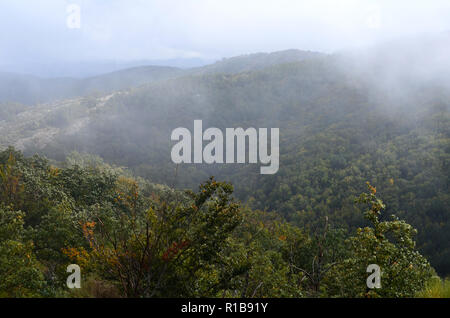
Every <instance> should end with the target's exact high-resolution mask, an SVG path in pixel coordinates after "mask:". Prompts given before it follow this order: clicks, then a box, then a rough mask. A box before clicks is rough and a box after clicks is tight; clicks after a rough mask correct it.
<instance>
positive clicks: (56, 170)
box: [48, 166, 61, 177]
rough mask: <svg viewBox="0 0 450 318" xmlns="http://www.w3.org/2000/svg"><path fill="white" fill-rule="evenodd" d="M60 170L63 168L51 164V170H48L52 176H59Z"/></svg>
mask: <svg viewBox="0 0 450 318" xmlns="http://www.w3.org/2000/svg"><path fill="white" fill-rule="evenodd" d="M60 172H61V170H60V169H59V168H57V167H54V166H50V168H49V171H48V173H49V175H50V176H51V177H57V176H58V175H59V173H60Z"/></svg>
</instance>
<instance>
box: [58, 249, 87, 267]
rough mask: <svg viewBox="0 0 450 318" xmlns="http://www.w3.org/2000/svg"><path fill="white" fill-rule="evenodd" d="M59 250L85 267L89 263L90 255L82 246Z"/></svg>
mask: <svg viewBox="0 0 450 318" xmlns="http://www.w3.org/2000/svg"><path fill="white" fill-rule="evenodd" d="M61 251H62V253H63V254H64V255H66V256H67V257H69V258H70V259H71V260H72V261H74V262H75V263H76V264H78V265H79V266H81V267H86V265H87V264H88V263H89V259H90V255H89V253H88V251H86V250H85V249H84V248H83V247H80V248H79V249H77V248H75V247H68V248H62V249H61Z"/></svg>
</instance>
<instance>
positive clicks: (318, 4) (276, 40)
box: [0, 0, 450, 76]
mask: <svg viewBox="0 0 450 318" xmlns="http://www.w3.org/2000/svg"><path fill="white" fill-rule="evenodd" d="M131 4H133V5H131ZM73 5H75V7H74V6H73ZM0 6H1V10H0V26H1V28H2V29H3V30H7V32H3V36H2V49H1V50H0V71H9V72H19V73H30V74H35V75H48V76H55V75H73V76H77V72H79V73H80V74H78V76H86V75H89V71H88V70H83V69H77V68H80V65H85V66H84V67H85V68H86V69H89V66H87V65H89V64H91V65H92V64H102V63H103V64H105V65H106V66H105V67H104V70H103V69H102V68H101V67H100V68H99V69H98V70H97V71H93V72H92V73H93V74H98V73H102V72H107V71H113V70H115V69H121V68H124V66H125V67H127V65H130V66H138V65H144V64H150V63H152V64H155V65H168V66H178V67H194V66H201V65H205V64H209V63H212V62H214V61H216V60H220V59H222V58H228V57H232V56H238V55H243V54H251V53H259V52H275V51H283V50H287V49H299V50H306V51H316V52H324V53H333V52H336V51H340V50H343V49H352V48H360V47H370V46H373V45H376V44H379V43H383V42H386V41H390V40H394V39H399V38H408V37H411V36H420V35H422V36H423V35H426V34H438V33H441V32H447V31H449V30H450V19H448V16H450V3H449V2H448V1H444V0H435V1H428V2H427V3H424V2H423V1H403V0H402V1H396V2H395V3H391V1H386V0H380V1H370V0H363V1H355V0H345V1H340V2H339V4H337V3H336V2H335V1H331V0H320V1H314V3H311V2H310V1H295V2H293V1H287V0H282V1H279V0H278V1H274V0H265V1H255V0H248V1H245V2H244V3H242V1H241V2H239V1H235V0H232V1H227V2H226V3H225V2H222V3H219V2H217V1H216V2H214V1H208V0H201V1H177V0H170V1H142V0H137V1H134V2H133V3H130V2H129V1H123V0H114V1H107V2H104V1H99V0H96V1H85V0H78V1H75V0H74V1H57V0H44V1H39V3H34V2H33V3H29V2H28V1H24V0H18V1H6V2H3V3H2V4H1V5H0ZM74 8H75V9H74ZM77 8H78V9H79V15H78V16H77V14H78V12H77V10H78V9H77ZM74 17H75V18H74ZM74 21H75V22H74ZM74 23H75V24H74ZM107 64H108V65H107ZM114 64H116V65H117V66H116V68H114ZM49 66H50V68H49ZM81 68H83V67H81ZM46 72H49V73H48V74H45V73H46Z"/></svg>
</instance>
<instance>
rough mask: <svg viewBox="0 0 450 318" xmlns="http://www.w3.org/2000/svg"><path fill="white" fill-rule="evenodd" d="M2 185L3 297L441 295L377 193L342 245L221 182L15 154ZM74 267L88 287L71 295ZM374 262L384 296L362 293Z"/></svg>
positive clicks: (327, 226) (337, 233)
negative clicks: (170, 183) (247, 200)
mask: <svg viewBox="0 0 450 318" xmlns="http://www.w3.org/2000/svg"><path fill="white" fill-rule="evenodd" d="M0 177H1V179H0V185H1V187H0V202H1V204H0V282H1V284H0V296H1V297H413V296H416V295H418V293H419V292H421V293H424V294H425V295H429V294H430V292H429V291H428V288H431V287H432V286H435V285H430V283H431V282H432V280H430V278H431V276H432V274H433V270H432V268H431V267H430V265H429V263H428V261H427V260H426V259H425V258H424V257H423V256H422V255H420V254H419V252H417V250H416V248H415V242H414V235H415V233H416V230H415V229H414V228H413V227H411V225H409V224H407V223H405V222H404V221H401V220H399V219H398V218H396V217H390V218H384V217H383V218H384V219H385V220H384V221H381V220H380V215H383V216H384V213H385V212H384V211H383V210H384V207H385V206H384V204H383V202H382V201H381V200H380V199H379V198H378V197H377V191H376V188H375V187H373V186H371V185H370V184H368V187H367V189H366V191H365V193H363V194H361V196H360V197H359V198H358V199H357V200H356V203H355V204H357V205H358V208H357V209H356V211H357V213H359V214H360V215H364V217H365V218H366V220H367V223H368V226H367V227H364V228H359V229H358V230H356V231H354V232H353V231H352V233H351V234H350V236H349V237H348V238H346V235H345V233H344V231H342V230H340V229H338V228H337V227H336V226H335V224H333V223H332V222H329V221H328V219H327V218H324V219H322V220H321V222H320V223H321V229H318V230H317V231H315V232H313V233H308V231H306V230H304V229H301V228H299V227H296V226H294V225H292V224H290V223H288V222H286V221H285V220H283V218H282V217H281V216H280V215H279V214H276V213H270V212H262V211H258V210H251V209H249V208H247V207H244V206H242V205H240V204H239V203H238V202H236V201H235V200H234V199H233V197H232V193H233V187H232V186H231V185H230V184H227V183H222V182H218V181H216V180H215V179H214V178H210V179H209V180H206V181H205V182H204V183H203V184H202V185H200V187H199V188H198V189H196V191H188V192H181V191H175V190H173V189H170V188H168V187H166V186H162V185H157V184H152V183H149V182H148V181H145V180H143V179H142V178H134V177H133V176H132V175H131V174H130V173H129V172H128V171H126V170H124V169H120V168H117V167H112V166H110V165H107V164H105V163H104V162H103V161H102V160H101V159H100V158H98V157H95V156H86V155H80V154H77V153H74V154H72V155H71V156H69V157H68V158H67V160H66V161H65V162H64V163H61V164H60V167H56V166H54V165H51V164H50V163H49V162H48V161H47V160H46V159H44V158H42V157H38V156H33V157H31V158H25V157H23V155H22V154H21V153H20V152H17V151H15V150H14V149H12V148H9V149H7V150H5V151H3V152H0ZM363 211H364V212H363ZM68 264H77V265H79V266H80V267H81V271H82V275H83V283H82V285H81V289H74V290H71V289H68V288H67V287H66V279H67V275H68V274H67V272H66V268H67V265H68ZM368 264H378V265H379V266H380V267H381V268H382V269H383V288H382V289H372V290H371V289H368V288H367V285H366V278H367V277H366V275H367V274H366V268H367V266H368ZM429 286H431V287H429Z"/></svg>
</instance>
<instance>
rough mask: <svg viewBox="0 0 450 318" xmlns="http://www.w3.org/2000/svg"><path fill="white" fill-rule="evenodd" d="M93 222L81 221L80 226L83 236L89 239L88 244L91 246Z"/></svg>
mask: <svg viewBox="0 0 450 318" xmlns="http://www.w3.org/2000/svg"><path fill="white" fill-rule="evenodd" d="M95 224H96V223H95V222H94V221H92V222H86V223H83V224H82V226H81V228H82V230H83V235H84V237H85V238H86V239H87V240H88V241H89V245H90V246H91V247H92V245H93V241H94V228H95Z"/></svg>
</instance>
